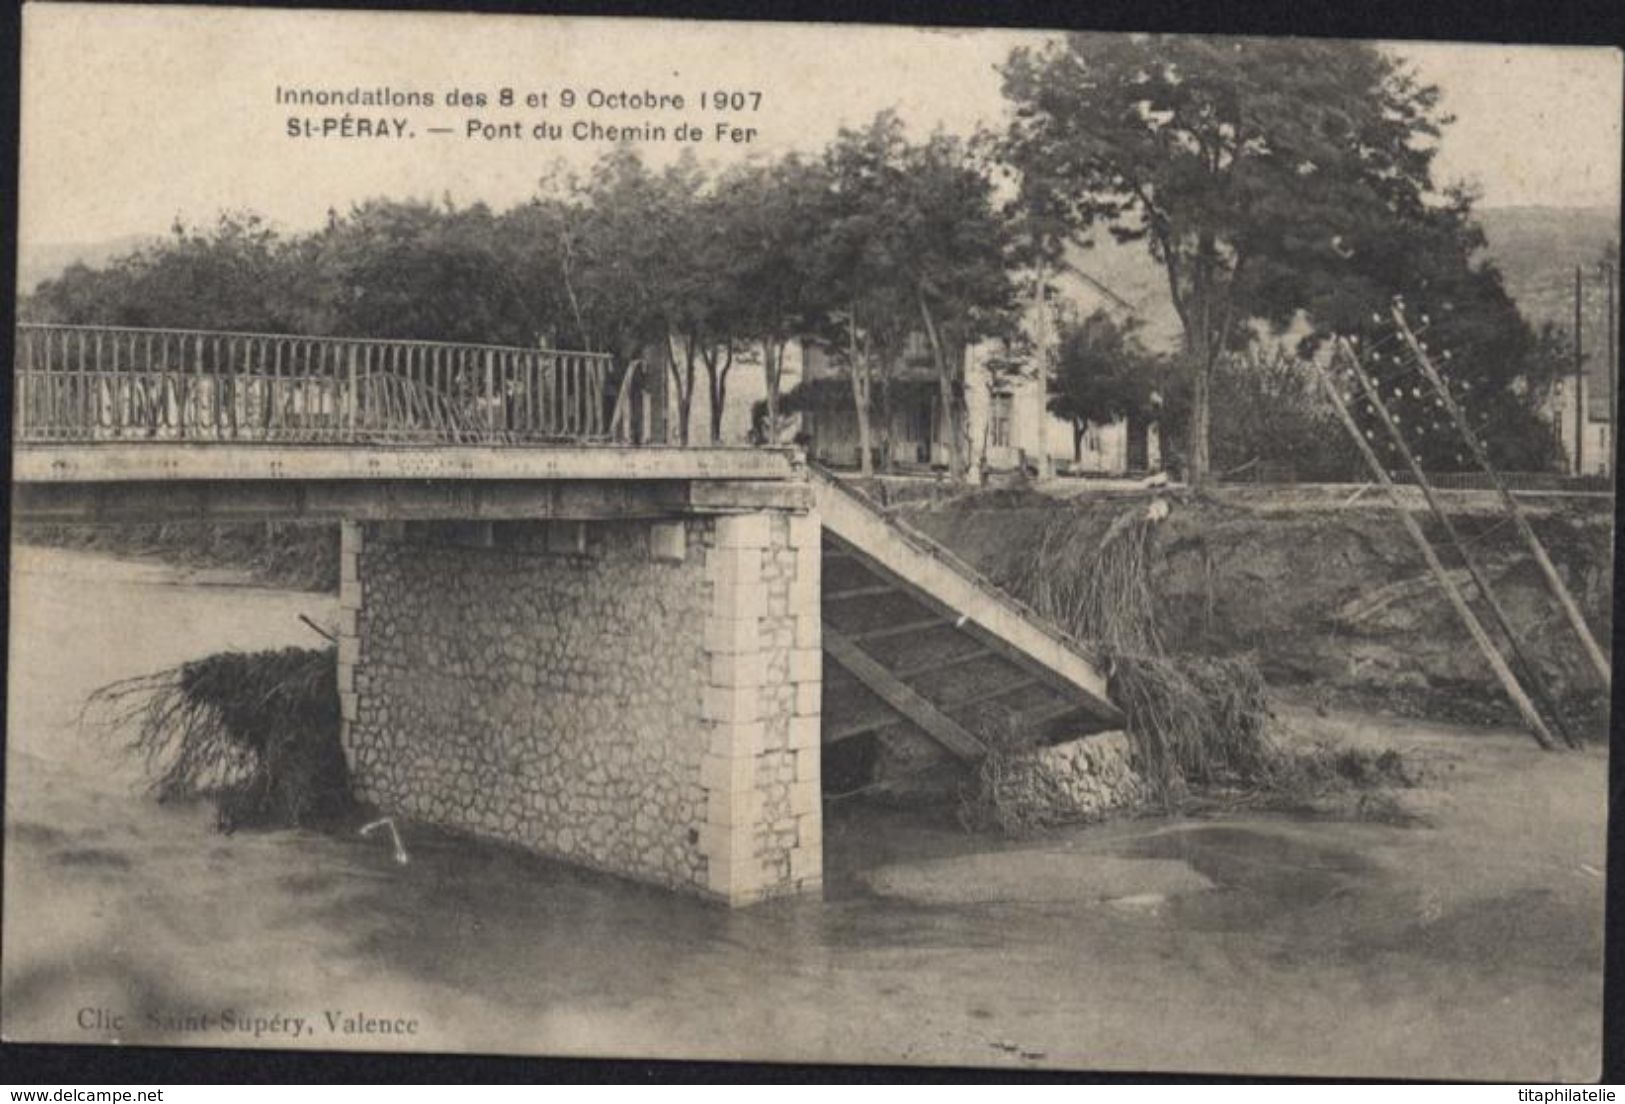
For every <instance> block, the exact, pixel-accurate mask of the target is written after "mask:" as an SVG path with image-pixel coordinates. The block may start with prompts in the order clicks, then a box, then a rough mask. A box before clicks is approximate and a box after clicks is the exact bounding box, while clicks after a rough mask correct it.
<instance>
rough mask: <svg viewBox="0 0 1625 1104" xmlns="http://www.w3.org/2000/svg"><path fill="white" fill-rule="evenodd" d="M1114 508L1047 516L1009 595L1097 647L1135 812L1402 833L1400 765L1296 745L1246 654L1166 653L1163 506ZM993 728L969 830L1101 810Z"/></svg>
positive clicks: (1407, 780) (1104, 774)
mask: <svg viewBox="0 0 1625 1104" xmlns="http://www.w3.org/2000/svg"><path fill="white" fill-rule="evenodd" d="M1113 509H1115V511H1116V513H1115V515H1114V516H1112V517H1111V518H1110V520H1109V521H1106V520H1104V519H1103V518H1102V516H1101V514H1100V512H1099V511H1092V512H1089V513H1083V512H1068V511H1064V510H1058V511H1054V512H1052V514H1051V516H1050V517H1049V518H1048V519H1046V523H1045V524H1044V526H1043V529H1042V532H1041V534H1040V535H1039V538H1038V539H1037V541H1036V542H1035V543H1036V545H1037V551H1036V554H1033V555H1030V556H1029V557H1027V558H1024V559H1021V560H1018V561H1016V562H1015V564H1014V565H1013V566H1012V568H1011V569H1010V570H1009V571H1007V572H1006V573H1005V574H1004V582H1005V585H1007V586H1009V587H1010V589H1011V590H1012V591H1014V592H1015V593H1016V594H1017V595H1018V596H1019V597H1021V598H1022V599H1024V600H1025V601H1027V602H1028V603H1029V604H1031V605H1032V606H1033V607H1034V608H1036V609H1037V610H1038V611H1039V612H1040V613H1042V614H1044V615H1045V616H1047V617H1049V618H1051V619H1052V620H1054V621H1056V622H1057V623H1058V624H1060V625H1062V626H1063V627H1065V628H1066V629H1068V630H1069V631H1070V632H1072V633H1073V634H1074V635H1075V636H1077V637H1079V638H1080V639H1082V640H1084V641H1087V642H1089V643H1091V644H1092V645H1093V646H1094V648H1095V650H1096V652H1097V655H1098V657H1099V659H1100V661H1101V664H1102V666H1103V668H1104V669H1105V671H1106V674H1107V678H1108V692H1109V694H1110V697H1111V698H1112V700H1113V701H1114V702H1115V703H1116V704H1117V705H1118V706H1119V707H1120V708H1121V709H1122V710H1123V713H1124V715H1125V718H1126V725H1125V734H1126V736H1127V738H1128V745H1129V759H1130V761H1131V763H1132V765H1133V769H1134V772H1135V774H1136V775H1137V785H1138V787H1139V789H1138V793H1137V796H1138V798H1139V799H1140V801H1141V803H1144V804H1150V805H1153V806H1161V807H1163V808H1176V807H1184V808H1196V807H1208V808H1212V807H1215V806H1238V805H1248V806H1251V807H1255V808H1260V807H1262V808H1276V809H1292V810H1310V811H1322V812H1324V811H1336V812H1339V813H1343V814H1351V815H1354V816H1356V817H1359V818H1363V819H1382V820H1388V821H1405V820H1407V819H1408V815H1407V814H1406V813H1405V812H1404V810H1403V808H1402V807H1401V806H1400V805H1399V803H1398V802H1397V801H1396V800H1395V798H1394V796H1393V793H1394V791H1395V790H1397V789H1399V788H1403V787H1408V786H1412V785H1415V784H1416V782H1417V780H1418V778H1417V773H1416V771H1415V770H1414V768H1413V767H1411V766H1410V765H1409V764H1407V763H1406V761H1405V759H1404V757H1403V756H1401V755H1400V754H1399V753H1398V752H1395V751H1384V752H1370V751H1366V750H1363V749H1355V748H1347V747H1336V746H1333V745H1329V744H1326V743H1315V744H1311V745H1307V746H1305V745H1304V744H1303V742H1302V741H1301V740H1298V739H1295V738H1292V735H1291V734H1289V733H1287V732H1285V730H1284V728H1283V726H1282V722H1281V721H1279V720H1278V719H1277V717H1276V716H1275V714H1274V712H1273V711H1272V709H1271V704H1270V695H1269V689H1268V687H1267V685H1266V681H1265V678H1264V675H1263V672H1262V671H1261V670H1260V667H1259V665H1258V664H1257V662H1255V660H1254V659H1253V657H1252V656H1251V655H1248V654H1236V655H1228V656H1214V655H1208V654H1201V653H1200V652H1194V653H1193V652H1181V651H1179V650H1178V649H1176V648H1174V647H1171V646H1170V642H1174V641H1178V642H1183V638H1182V637H1181V636H1180V635H1179V634H1177V633H1170V632H1169V631H1168V630H1167V627H1166V625H1165V623H1164V622H1165V620H1166V614H1165V609H1166V607H1165V605H1164V603H1163V601H1162V599H1161V597H1160V596H1159V595H1158V593H1157V590H1156V585H1155V581H1154V573H1155V569H1156V567H1157V566H1158V558H1159V556H1160V555H1161V547H1162V546H1161V543H1160V542H1159V539H1158V537H1159V534H1158V532H1157V528H1158V526H1159V525H1161V524H1162V523H1163V521H1164V520H1165V518H1166V517H1167V516H1168V507H1167V505H1166V503H1165V502H1162V501H1157V500H1153V501H1152V502H1150V503H1149V504H1148V503H1147V502H1145V501H1143V500H1141V501H1132V502H1129V503H1127V504H1124V503H1116V504H1114V506H1113ZM1283 585H1288V584H1286V583H1285V581H1283ZM1210 593H1211V592H1210ZM996 727H997V726H993V727H992V728H990V727H989V726H986V725H984V726H982V728H981V734H982V735H983V737H984V739H987V741H988V743H989V744H990V746H991V747H992V748H993V752H992V753H991V754H990V755H989V756H988V757H987V758H986V759H985V760H984V762H983V763H982V764H981V766H980V768H979V770H978V773H977V776H976V779H975V782H974V784H973V785H971V786H969V787H967V788H966V789H965V790H964V791H963V793H962V796H961V807H960V819H961V820H962V821H963V822H964V823H966V824H967V825H969V826H971V827H979V828H989V827H991V828H997V829H999V830H1002V831H1005V832H1009V833H1018V834H1019V833H1025V832H1028V831H1032V830H1036V829H1040V828H1044V827H1049V826H1051V825H1054V824H1059V823H1064V822H1067V821H1076V820H1087V819H1094V818H1095V817H1096V816H1098V815H1100V811H1101V809H1100V806H1099V805H1098V804H1096V803H1095V802H1094V801H1093V800H1092V799H1085V800H1081V801H1080V797H1079V793H1078V791H1077V789H1076V788H1075V787H1069V786H1068V785H1067V784H1066V783H1065V780H1064V778H1062V777H1061V775H1060V774H1059V773H1058V771H1057V770H1056V769H1054V768H1053V767H1052V766H1051V765H1050V764H1049V763H1048V761H1047V760H1046V759H1045V758H1044V757H1043V756H1042V755H1035V754H1034V749H1032V748H1028V747H1023V746H1021V745H1020V743H1019V738H1015V737H1012V736H1011V735H1010V734H1007V733H1000V732H998V731H996ZM1084 743H1085V744H1088V743H1089V741H1085V742H1084ZM1090 769H1091V770H1093V771H1095V772H1097V773H1098V774H1099V775H1100V776H1101V778H1102V779H1103V782H1102V784H1103V785H1105V786H1107V787H1108V789H1111V790H1112V792H1113V796H1115V797H1117V798H1122V797H1123V796H1124V792H1125V791H1124V787H1125V783H1123V782H1122V781H1121V780H1118V779H1115V778H1112V777H1111V771H1112V766H1111V764H1110V763H1109V761H1105V760H1101V761H1096V762H1093V763H1091V764H1090ZM1350 798H1352V802H1351V801H1350V800H1348V799H1350Z"/></svg>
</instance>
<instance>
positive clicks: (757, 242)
mask: <svg viewBox="0 0 1625 1104" xmlns="http://www.w3.org/2000/svg"><path fill="white" fill-rule="evenodd" d="M828 194H829V185H828V180H827V177H826V176H825V173H824V167H823V165H821V164H820V163H818V162H815V161H809V160H806V159H804V158H802V157H799V156H797V155H796V154H793V153H792V154H789V155H787V156H785V157H784V158H782V159H780V160H778V161H774V162H771V163H769V164H765V165H764V164H760V163H756V162H751V163H747V164H745V165H743V166H740V167H739V168H736V169H734V170H733V171H731V172H729V173H728V174H726V175H725V176H724V177H723V178H722V179H721V180H720V181H719V183H718V195H719V197H720V198H721V200H722V202H723V203H724V204H725V208H726V210H727V211H728V214H729V217H728V219H727V220H726V231H727V238H726V240H727V254H726V255H727V257H728V258H729V259H731V262H732V263H731V266H730V269H729V271H728V273H727V280H726V282H727V284H728V285H729V294H731V295H732V296H734V298H735V301H736V303H737V306H738V311H739V315H740V319H739V325H740V327H741V336H743V337H744V338H746V339H748V340H751V341H754V342H755V343H756V344H757V345H758V346H759V348H760V357H761V365H762V375H763V378H762V382H763V387H764V392H765V401H766V403H767V413H766V424H767V426H768V427H769V429H768V435H767V439H768V440H770V441H774V440H777V433H778V425H779V398H780V395H781V393H782V390H783V387H782V384H783V378H784V351H785V348H786V347H787V346H788V345H789V343H790V342H791V341H792V340H793V339H794V338H795V337H796V336H798V335H799V334H802V333H804V332H807V331H808V330H809V329H811V328H812V327H813V325H814V320H815V319H816V318H817V317H818V316H819V314H820V312H821V311H822V310H824V309H825V308H826V307H827V304H825V303H821V302H820V301H818V299H817V297H816V296H817V291H818V289H817V288H816V287H815V286H814V281H813V278H812V272H813V266H814V263H815V252H816V249H817V238H818V233H819V228H820V226H821V225H822V223H823V218H824V215H825V212H826V201H827V198H828Z"/></svg>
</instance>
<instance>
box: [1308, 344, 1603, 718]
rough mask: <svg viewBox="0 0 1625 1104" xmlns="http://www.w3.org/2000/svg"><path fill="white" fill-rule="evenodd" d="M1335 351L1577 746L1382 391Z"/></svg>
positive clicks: (1536, 688)
mask: <svg viewBox="0 0 1625 1104" xmlns="http://www.w3.org/2000/svg"><path fill="white" fill-rule="evenodd" d="M1337 351H1338V353H1340V354H1341V355H1342V357H1343V360H1344V362H1345V363H1347V364H1348V366H1349V369H1350V370H1351V371H1352V372H1353V373H1354V378H1355V379H1357V380H1358V381H1359V383H1360V390H1361V391H1363V392H1364V393H1365V397H1366V401H1367V402H1369V403H1370V404H1371V409H1372V410H1374V411H1375V412H1376V414H1377V420H1378V421H1380V422H1382V427H1383V429H1384V430H1386V431H1387V433H1388V437H1389V439H1390V440H1392V441H1393V442H1394V447H1395V448H1396V449H1398V450H1399V454H1400V456H1401V457H1403V458H1404V460H1405V466H1406V467H1407V468H1409V469H1410V473H1411V477H1412V478H1413V479H1415V480H1416V485H1417V487H1419V488H1420V489H1421V491H1422V497H1423V499H1424V500H1426V502H1427V504H1428V509H1429V510H1431V511H1432V513H1433V517H1434V519H1435V520H1437V521H1438V523H1439V527H1440V528H1441V529H1443V530H1444V533H1445V536H1446V537H1448V538H1449V540H1450V543H1451V545H1452V546H1453V547H1454V548H1455V550H1456V554H1457V555H1459V556H1460V557H1461V562H1462V565H1463V566H1464V567H1466V569H1467V574H1468V575H1469V576H1471V577H1472V580H1473V585H1474V586H1475V587H1477V588H1478V593H1479V595H1480V596H1481V597H1482V598H1483V599H1484V604H1485V606H1487V607H1488V608H1489V611H1490V617H1491V620H1493V621H1494V622H1495V626H1496V628H1498V629H1499V630H1500V631H1501V636H1502V637H1503V638H1504V639H1505V640H1506V642H1507V647H1508V648H1509V650H1510V651H1511V652H1512V662H1513V666H1514V667H1515V668H1516V672H1515V673H1516V674H1517V675H1518V676H1519V677H1520V678H1522V680H1523V682H1524V683H1525V684H1526V685H1528V686H1529V687H1530V688H1531V689H1532V690H1533V692H1534V696H1535V699H1536V700H1537V702H1538V704H1539V705H1540V706H1541V707H1542V708H1543V709H1545V710H1546V716H1547V717H1548V718H1550V723H1551V726H1552V727H1553V728H1555V729H1556V730H1557V734H1558V736H1559V737H1560V738H1561V739H1562V741H1563V742H1564V743H1565V744H1567V745H1568V746H1569V747H1579V746H1580V743H1579V741H1578V740H1576V739H1575V738H1574V736H1573V735H1572V734H1570V732H1569V731H1568V728H1567V726H1565V725H1564V724H1563V718H1562V714H1561V713H1560V712H1559V710H1558V708H1557V702H1556V700H1555V699H1554V698H1553V697H1552V694H1551V692H1550V691H1549V690H1548V689H1547V687H1546V683H1545V681H1544V680H1543V679H1542V678H1541V677H1540V671H1539V669H1538V668H1536V666H1535V664H1534V661H1533V660H1532V659H1530V657H1529V654H1528V653H1527V652H1526V651H1524V647H1523V640H1522V638H1521V637H1520V636H1519V635H1518V632H1517V630H1516V629H1514V628H1513V626H1512V619H1511V618H1510V617H1509V616H1507V611H1506V607H1505V606H1503V605H1501V600H1500V599H1499V598H1497V597H1496V596H1495V591H1494V590H1492V589H1491V588H1490V580H1489V577H1488V576H1486V575H1485V574H1484V571H1483V569H1482V568H1480V567H1479V565H1478V561H1477V560H1476V559H1475V558H1474V557H1473V554H1472V552H1471V550H1470V549H1469V548H1468V546H1467V542H1466V541H1465V540H1463V539H1462V537H1461V533H1460V532H1458V531H1457V529H1456V524H1455V522H1453V521H1451V520H1450V515H1449V514H1448V513H1446V512H1445V509H1444V504H1443V503H1442V502H1440V501H1439V496H1438V495H1436V494H1435V493H1434V492H1433V484H1431V483H1430V482H1429V481H1428V477H1427V473H1426V472H1425V471H1423V470H1422V465H1421V462H1420V461H1418V460H1417V459H1416V454H1415V453H1413V452H1412V451H1411V447H1410V444H1409V443H1408V442H1407V441H1406V440H1405V435H1404V434H1403V433H1401V432H1400V430H1399V423H1398V422H1396V421H1394V418H1393V415H1392V414H1391V413H1390V412H1389V410H1388V404H1387V403H1385V402H1383V401H1382V393H1381V392H1380V391H1379V390H1378V389H1377V385H1376V383H1375V382H1374V381H1373V380H1372V378H1371V376H1370V374H1369V373H1367V372H1366V370H1365V366H1364V365H1362V364H1361V363H1360V358H1359V355H1358V354H1356V353H1355V351H1354V349H1353V347H1352V346H1350V345H1349V343H1348V342H1347V341H1346V340H1344V339H1341V338H1339V339H1338V342H1337Z"/></svg>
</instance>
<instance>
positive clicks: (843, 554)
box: [12, 324, 1121, 905]
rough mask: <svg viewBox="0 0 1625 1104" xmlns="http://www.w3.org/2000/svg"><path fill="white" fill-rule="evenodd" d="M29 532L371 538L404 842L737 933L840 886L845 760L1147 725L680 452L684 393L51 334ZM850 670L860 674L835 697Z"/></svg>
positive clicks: (341, 680) (950, 573)
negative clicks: (646, 901)
mask: <svg viewBox="0 0 1625 1104" xmlns="http://www.w3.org/2000/svg"><path fill="white" fill-rule="evenodd" d="M15 350H16V353H15V368H14V377H13V379H14V396H15V408H14V409H15V414H14V422H13V424H14V452H13V488H12V492H13V497H12V502H13V510H14V516H15V517H16V518H18V519H20V520H36V521H49V522H71V523H92V524H109V523H126V522H148V521H163V520H193V521H200V522H211V521H230V520H245V519H308V520H326V521H332V522H336V523H337V524H338V525H339V526H340V529H341V533H342V537H341V547H342V556H341V581H340V594H339V606H340V624H339V626H338V641H339V643H338V649H337V651H338V659H337V662H338V685H339V695H340V706H341V714H342V718H343V725H342V741H343V746H344V750H345V755H346V759H347V763H348V767H349V770H350V774H351V783H352V785H353V787H354V788H355V790H356V792H357V795H358V796H359V797H360V798H361V799H363V800H364V801H367V802H369V803H371V804H373V805H376V806H377V807H378V808H379V809H380V810H382V811H384V812H386V813H392V814H395V815H400V816H403V817H408V818H413V819H416V820H420V821H424V822H428V823H432V824H436V825H439V826H442V827H445V828H448V829H452V830H456V831H462V832H467V833H471V834H474V835H478V836H483V837H488V838H492V839H497V840H501V841H504V842H508V843H513V844H518V845H521V846H525V847H528V848H531V849H534V850H536V851H539V852H542V853H544V854H548V855H552V856H555V857H558V858H561V859H564V860H568V861H573V862H577V863H581V864H585V865H589V866H593V867H597V868H600V869H604V870H608V871H612V872H614V873H617V874H621V875H625V876H629V877H633V878H637V879H641V880H644V881H649V882H653V883H657V884H660V885H664V886H668V887H670V888H673V889H678V890H682V891H687V892H694V893H699V894H702V895H705V896H709V897H713V898H717V899H720V900H723V901H726V902H728V903H729V904H734V905H740V904H748V903H751V902H754V901H758V900H762V899H764V898H767V897H773V896H779V895H784V894H791V893H796V892H806V891H813V890H816V889H817V888H818V887H819V886H820V885H821V883H822V875H823V850H822V838H823V837H822V832H823V821H822V797H823V793H822V785H821V777H822V773H821V763H822V758H823V755H824V754H825V751H826V749H828V748H831V747H835V746H837V745H840V744H843V743H845V742H846V741H849V740H860V739H869V740H875V739H886V738H896V737H899V736H903V735H906V736H909V737H911V738H916V739H922V740H926V741H930V742H931V743H932V744H933V745H934V746H936V747H938V748H940V749H942V752H943V753H944V754H946V755H951V756H953V757H956V758H958V759H962V760H965V761H968V762H974V761H975V760H976V759H978V758H979V757H980V756H982V755H983V754H985V753H986V751H987V748H986V745H985V743H984V739H983V735H982V728H981V725H982V720H983V718H985V717H986V716H987V713H988V710H990V709H996V710H998V711H999V715H1000V717H1001V718H1002V723H1003V724H1004V725H1005V726H1006V730H1008V726H1011V725H1013V726H1015V727H1016V728H1018V729H1023V730H1026V731H1029V732H1031V733H1032V734H1034V735H1035V736H1036V737H1037V738H1039V739H1047V740H1059V739H1066V738H1070V737H1073V736H1078V735H1082V734H1086V733H1090V732H1097V731H1104V730H1108V729H1113V728H1115V727H1117V726H1118V725H1120V723H1121V716H1120V714H1119V713H1118V711H1117V710H1116V709H1115V708H1114V707H1113V706H1112V705H1111V703H1110V702H1109V701H1108V699H1107V695H1106V687H1105V680H1104V679H1103V677H1102V676H1101V675H1100V673H1099V672H1098V670H1097V669H1096V666H1095V664H1094V662H1093V660H1092V658H1091V656H1090V653H1089V651H1088V650H1087V649H1086V648H1084V647H1082V646H1081V645H1080V644H1079V642H1077V641H1075V640H1073V639H1071V638H1070V637H1068V636H1067V635H1066V634H1065V633H1063V632H1061V631H1060V630H1059V629H1057V628H1055V627H1054V626H1052V625H1050V624H1047V623H1046V622H1045V621H1044V620H1043V619H1042V618H1040V617H1038V616H1037V615H1036V614H1035V613H1034V612H1033V611H1032V610H1030V609H1028V608H1026V607H1025V606H1023V605H1021V604H1020V603H1019V602H1017V601H1015V600H1014V599H1013V598H1011V597H1010V596H1009V595H1007V594H1006V593H1004V592H1003V591H1001V590H1000V589H999V588H997V587H995V586H993V585H992V584H991V583H989V582H988V581H987V580H985V579H983V578H982V577H980V576H979V575H978V574H977V573H976V572H975V571H973V570H972V569H971V568H969V567H968V566H967V565H965V564H963V563H961V562H959V561H958V560H956V559H955V558H954V557H953V556H952V555H951V554H949V553H948V552H946V551H945V550H944V549H942V548H940V547H938V546H936V545H935V544H933V543H932V542H930V541H929V540H927V539H926V538H925V537H924V536H922V535H921V534H919V533H917V532H915V531H913V530H911V529H909V528H908V527H907V526H905V525H902V524H900V523H899V522H898V521H897V520H895V519H893V518H890V517H888V516H887V515H886V514H885V513H884V512H882V511H880V510H878V509H877V508H875V507H874V506H873V505H872V504H871V503H870V502H869V501H868V500H867V499H866V498H864V497H863V496H862V495H861V494H859V493H857V492H855V491H853V490H852V489H850V488H848V487H846V486H844V485H842V484H840V483H839V482H838V481H836V480H834V479H833V478H831V477H830V476H828V475H826V474H824V473H821V472H819V471H817V470H815V469H812V468H809V467H808V465H807V464H806V462H805V459H804V457H803V456H802V455H800V454H799V453H798V452H797V451H795V450H791V449H783V448H750V447H717V446H712V445H700V446H686V447H680V446H678V445H676V444H673V443H671V441H670V435H669V433H668V426H667V424H666V418H665V417H664V412H665V408H666V396H665V393H664V385H665V380H664V376H665V371H664V368H663V366H661V365H660V364H659V363H658V362H653V361H652V362H651V363H649V364H648V365H644V364H642V363H639V362H634V363H633V364H631V365H623V364H617V363H616V362H615V361H613V360H612V358H610V357H608V356H605V355H602V354H593V353H581V352H567V351H561V350H553V349H546V348H537V349H525V348H511V347H502V346H490V345H471V344H446V343H437V342H426V341H403V340H374V339H358V338H335V337H307V336H295V335H282V334H247V333H220V332H202V331H183V330H152V329H133V328H121V327H112V326H57V325H43V324H20V325H19V326H18V327H17V332H16V345H15ZM826 659H827V660H832V661H833V662H832V663H826V662H825V661H826Z"/></svg>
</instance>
